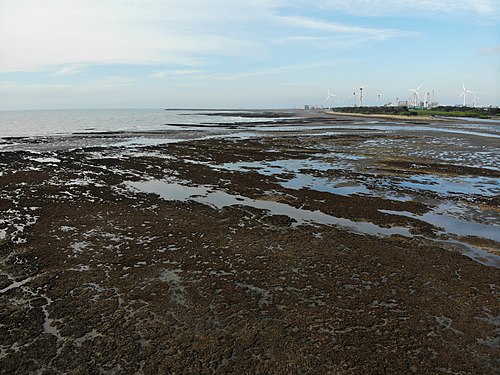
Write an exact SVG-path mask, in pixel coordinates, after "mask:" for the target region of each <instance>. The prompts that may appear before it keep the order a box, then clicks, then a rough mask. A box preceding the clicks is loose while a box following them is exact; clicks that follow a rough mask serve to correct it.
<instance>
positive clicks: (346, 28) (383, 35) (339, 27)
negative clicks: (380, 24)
mask: <svg viewBox="0 0 500 375" xmlns="http://www.w3.org/2000/svg"><path fill="white" fill-rule="evenodd" d="M276 19H277V20H279V21H281V22H283V23H286V24H290V25H294V26H298V27H301V28H305V29H313V30H320V31H323V32H328V33H334V34H354V35H364V36H370V37H372V38H373V39H377V40H386V39H389V38H393V37H397V36H403V35H410V34H412V35H414V33H408V32H404V31H400V30H395V29H386V28H370V27H361V26H353V25H347V24H343V23H338V22H326V21H321V20H316V19H312V18H308V17H298V16H280V17H276Z"/></svg>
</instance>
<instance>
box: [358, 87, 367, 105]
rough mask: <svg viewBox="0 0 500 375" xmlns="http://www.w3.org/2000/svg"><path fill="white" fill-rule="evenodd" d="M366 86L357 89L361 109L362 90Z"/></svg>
mask: <svg viewBox="0 0 500 375" xmlns="http://www.w3.org/2000/svg"><path fill="white" fill-rule="evenodd" d="M365 87H366V86H361V87H360V88H359V106H360V107H362V106H363V89H364V88H365Z"/></svg>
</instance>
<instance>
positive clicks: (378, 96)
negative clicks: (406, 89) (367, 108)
mask: <svg viewBox="0 0 500 375" xmlns="http://www.w3.org/2000/svg"><path fill="white" fill-rule="evenodd" d="M382 96H384V94H377V98H378V102H377V103H378V106H379V107H380V98H381V97H382Z"/></svg>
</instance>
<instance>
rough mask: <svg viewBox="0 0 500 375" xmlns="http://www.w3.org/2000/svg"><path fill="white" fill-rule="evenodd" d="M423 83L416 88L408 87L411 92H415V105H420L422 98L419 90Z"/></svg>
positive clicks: (413, 95)
mask: <svg viewBox="0 0 500 375" xmlns="http://www.w3.org/2000/svg"><path fill="white" fill-rule="evenodd" d="M422 85H423V83H421V84H420V86H418V87H417V88H416V89H408V90H410V91H411V92H413V94H412V98H413V105H414V106H415V107H416V106H417V105H418V101H419V99H420V96H419V95H418V90H420V88H421V87H422Z"/></svg>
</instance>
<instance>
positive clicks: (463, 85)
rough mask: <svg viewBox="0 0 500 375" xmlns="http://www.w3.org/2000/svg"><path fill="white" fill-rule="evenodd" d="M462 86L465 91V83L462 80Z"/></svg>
mask: <svg viewBox="0 0 500 375" xmlns="http://www.w3.org/2000/svg"><path fill="white" fill-rule="evenodd" d="M462 87H463V88H464V91H467V89H466V88H465V83H463V82H462Z"/></svg>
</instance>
